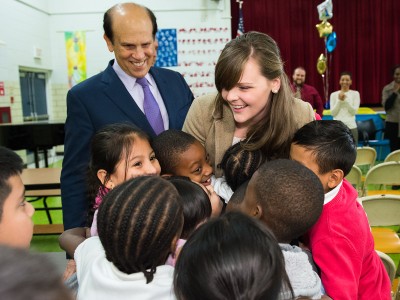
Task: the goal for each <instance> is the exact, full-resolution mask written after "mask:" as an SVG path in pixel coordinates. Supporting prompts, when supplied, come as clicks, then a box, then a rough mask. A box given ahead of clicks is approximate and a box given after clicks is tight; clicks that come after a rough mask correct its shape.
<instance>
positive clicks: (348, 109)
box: [329, 72, 360, 145]
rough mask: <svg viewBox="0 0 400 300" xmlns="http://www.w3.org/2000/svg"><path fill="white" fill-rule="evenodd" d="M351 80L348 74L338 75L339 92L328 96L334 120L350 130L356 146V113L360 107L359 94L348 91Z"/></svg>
mask: <svg viewBox="0 0 400 300" xmlns="http://www.w3.org/2000/svg"><path fill="white" fill-rule="evenodd" d="M351 84H352V78H351V73H350V72H342V73H340V80H339V85H340V90H339V91H336V92H333V93H332V94H331V96H330V100H329V101H330V107H331V114H332V116H333V119H334V120H339V121H342V122H343V123H344V124H345V125H347V127H349V128H350V130H351V133H352V134H353V137H354V140H355V142H356V145H357V144H358V130H357V123H356V113H357V111H358V108H359V107H360V93H359V92H357V91H354V90H351V89H350V86H351Z"/></svg>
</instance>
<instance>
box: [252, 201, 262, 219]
mask: <svg viewBox="0 0 400 300" xmlns="http://www.w3.org/2000/svg"><path fill="white" fill-rule="evenodd" d="M251 215H252V216H253V217H254V218H257V219H261V217H262V207H261V205H259V204H257V205H256V206H254V208H253V211H252V212H251Z"/></svg>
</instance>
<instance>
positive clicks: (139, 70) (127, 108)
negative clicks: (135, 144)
mask: <svg viewBox="0 0 400 300" xmlns="http://www.w3.org/2000/svg"><path fill="white" fill-rule="evenodd" d="M103 28H104V39H105V42H106V44H107V47H108V50H109V51H110V52H114V56H115V59H113V60H111V61H110V62H109V64H108V66H107V68H106V69H105V70H104V71H103V72H101V73H99V74H97V75H94V76H93V77H91V78H89V79H87V80H85V81H83V82H81V83H79V84H78V85H76V86H74V87H73V88H72V89H71V90H70V91H69V92H68V95H67V120H66V123H65V145H64V160H63V168H62V172H61V196H62V208H63V219H64V228H65V229H70V228H74V227H80V226H84V225H85V216H86V210H87V201H88V200H87V196H86V184H85V171H86V167H87V165H88V163H89V157H90V152H89V148H90V146H89V145H90V140H91V138H92V136H93V135H94V134H95V133H96V132H97V131H98V130H99V129H101V128H102V127H104V126H105V125H108V124H112V123H123V122H129V123H132V124H133V125H135V126H136V127H138V128H140V129H142V130H143V131H145V132H146V133H147V134H148V135H149V136H151V137H154V136H155V135H156V134H158V133H159V132H161V131H163V130H165V129H168V128H176V129H181V128H182V125H183V122H184V119H185V116H186V113H187V111H188V110H189V107H190V105H191V103H192V101H193V94H192V92H191V91H190V88H189V86H188V85H187V83H186V82H185V80H184V79H183V77H182V75H181V74H179V73H177V72H174V71H171V70H167V69H162V68H157V67H153V63H154V59H155V54H156V53H155V45H154V43H155V36H156V32H157V22H156V17H155V16H154V14H153V12H152V11H151V10H150V9H148V8H146V7H144V6H141V5H138V4H135V3H132V2H130V3H122V4H116V5H114V6H113V7H111V8H110V9H109V10H107V11H106V12H105V14H104V18H103Z"/></svg>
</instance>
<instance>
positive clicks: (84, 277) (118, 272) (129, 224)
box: [75, 176, 183, 300]
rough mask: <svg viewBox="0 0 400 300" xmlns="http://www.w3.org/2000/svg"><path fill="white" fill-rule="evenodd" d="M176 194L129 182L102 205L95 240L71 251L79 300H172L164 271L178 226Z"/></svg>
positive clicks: (168, 269)
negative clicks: (73, 251)
mask: <svg viewBox="0 0 400 300" xmlns="http://www.w3.org/2000/svg"><path fill="white" fill-rule="evenodd" d="M179 197H180V196H179V194H178V191H177V190H176V188H175V187H174V186H173V185H172V183H170V182H168V181H167V180H165V179H163V178H161V177H157V176H142V177H137V178H134V179H131V180H128V181H126V182H124V183H122V184H121V185H119V186H118V187H116V188H115V189H113V190H112V191H110V192H109V193H108V194H107V195H106V196H105V197H104V199H103V201H102V203H101V204H100V207H99V213H98V233H99V236H98V237H97V236H95V237H91V238H89V239H87V240H85V241H84V242H83V243H82V244H80V245H79V246H78V248H77V249H76V251H75V259H76V263H77V274H78V281H79V291H78V297H77V298H78V299H85V300H86V299H96V300H102V299H121V300H123V299H132V298H134V299H173V298H174V295H173V292H172V280H173V270H174V268H173V267H172V266H169V265H165V261H166V259H167V256H168V254H169V253H170V252H172V251H173V250H174V249H175V246H176V242H177V240H178V239H179V237H180V235H181V231H182V226H183V213H182V206H181V202H180V200H179Z"/></svg>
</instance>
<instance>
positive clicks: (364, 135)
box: [357, 119, 376, 146]
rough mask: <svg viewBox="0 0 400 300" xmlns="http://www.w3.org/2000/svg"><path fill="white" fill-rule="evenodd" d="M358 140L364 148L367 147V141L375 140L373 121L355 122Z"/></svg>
mask: <svg viewBox="0 0 400 300" xmlns="http://www.w3.org/2000/svg"><path fill="white" fill-rule="evenodd" d="M357 130H358V140H359V141H360V142H363V145H364V146H368V145H369V140H376V127H375V123H374V120H373V119H368V120H360V121H357Z"/></svg>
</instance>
